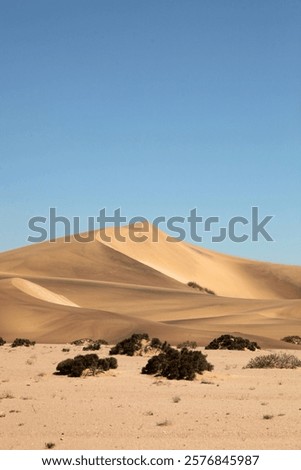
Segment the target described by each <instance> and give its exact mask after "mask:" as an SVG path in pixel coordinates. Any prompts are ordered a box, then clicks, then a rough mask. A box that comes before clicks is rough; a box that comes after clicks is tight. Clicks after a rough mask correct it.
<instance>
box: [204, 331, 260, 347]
mask: <svg viewBox="0 0 301 470" xmlns="http://www.w3.org/2000/svg"><path fill="white" fill-rule="evenodd" d="M205 349H230V350H233V349H235V350H237V351H243V350H244V349H249V350H250V351H255V350H256V349H260V346H258V344H257V343H255V342H253V341H249V340H248V339H244V338H241V337H240V336H232V335H222V336H220V337H219V338H215V339H214V340H213V341H211V343H209V344H208V345H207V346H206V347H205Z"/></svg>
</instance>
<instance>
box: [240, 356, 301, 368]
mask: <svg viewBox="0 0 301 470" xmlns="http://www.w3.org/2000/svg"><path fill="white" fill-rule="evenodd" d="M297 367H301V361H300V359H298V358H297V357H296V356H293V355H292V354H286V353H279V354H276V353H275V354H267V355H265V356H257V357H254V358H253V359H251V360H250V362H249V363H248V364H247V365H246V368H248V369H296V368H297Z"/></svg>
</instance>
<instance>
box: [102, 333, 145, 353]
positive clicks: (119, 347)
mask: <svg viewBox="0 0 301 470" xmlns="http://www.w3.org/2000/svg"><path fill="white" fill-rule="evenodd" d="M143 340H145V341H149V336H148V334H147V333H134V334H133V335H132V336H131V337H130V338H126V339H124V340H123V341H120V343H117V344H116V346H114V347H113V348H111V350H110V354H111V355H114V354H124V355H126V356H134V354H135V353H137V352H138V351H139V350H141V348H142V341H143Z"/></svg>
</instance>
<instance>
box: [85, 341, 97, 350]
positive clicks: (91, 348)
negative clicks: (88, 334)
mask: <svg viewBox="0 0 301 470" xmlns="http://www.w3.org/2000/svg"><path fill="white" fill-rule="evenodd" d="M99 350H100V344H99V343H96V342H95V343H91V344H88V345H87V346H84V347H83V351H99Z"/></svg>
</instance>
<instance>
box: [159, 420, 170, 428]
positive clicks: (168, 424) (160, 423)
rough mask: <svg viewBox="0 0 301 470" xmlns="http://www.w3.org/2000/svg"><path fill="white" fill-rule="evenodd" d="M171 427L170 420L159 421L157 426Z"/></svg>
mask: <svg viewBox="0 0 301 470" xmlns="http://www.w3.org/2000/svg"><path fill="white" fill-rule="evenodd" d="M170 425H171V422H170V421H168V419H165V420H164V421H158V422H157V426H161V427H162V426H170Z"/></svg>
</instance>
